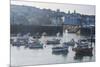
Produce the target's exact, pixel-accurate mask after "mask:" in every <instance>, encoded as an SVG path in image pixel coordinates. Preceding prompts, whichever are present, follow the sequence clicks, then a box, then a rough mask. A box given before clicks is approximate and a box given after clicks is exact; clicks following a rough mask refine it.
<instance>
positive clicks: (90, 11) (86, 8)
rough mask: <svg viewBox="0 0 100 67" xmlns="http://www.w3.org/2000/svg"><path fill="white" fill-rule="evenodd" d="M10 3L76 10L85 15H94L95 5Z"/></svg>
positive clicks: (66, 10)
mask: <svg viewBox="0 0 100 67" xmlns="http://www.w3.org/2000/svg"><path fill="white" fill-rule="evenodd" d="M11 4H16V5H26V6H34V7H37V8H41V9H43V8H46V9H52V10H57V9H60V11H64V12H66V13H67V12H68V10H70V12H73V11H74V10H76V12H78V13H81V14H87V15H95V6H94V5H77V4H59V3H44V2H34V1H33V2H32V1H31V2H30V1H22V0H21V1H14V0H13V1H11Z"/></svg>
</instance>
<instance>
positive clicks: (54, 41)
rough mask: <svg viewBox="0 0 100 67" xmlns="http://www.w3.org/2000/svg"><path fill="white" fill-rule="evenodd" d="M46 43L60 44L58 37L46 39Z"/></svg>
mask: <svg viewBox="0 0 100 67" xmlns="http://www.w3.org/2000/svg"><path fill="white" fill-rule="evenodd" d="M47 44H60V39H52V40H47Z"/></svg>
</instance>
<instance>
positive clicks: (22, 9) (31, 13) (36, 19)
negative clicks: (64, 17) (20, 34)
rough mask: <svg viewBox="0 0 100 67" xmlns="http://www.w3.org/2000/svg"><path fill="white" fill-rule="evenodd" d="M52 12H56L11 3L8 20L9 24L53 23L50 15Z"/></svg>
mask: <svg viewBox="0 0 100 67" xmlns="http://www.w3.org/2000/svg"><path fill="white" fill-rule="evenodd" d="M54 13H56V12H55V11H52V10H50V9H40V8H36V7H31V6H23V5H11V11H10V22H11V25H13V24H17V25H20V24H21V25H53V23H52V20H51V19H50V16H52V15H54Z"/></svg>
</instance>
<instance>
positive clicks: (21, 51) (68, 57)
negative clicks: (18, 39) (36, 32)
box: [11, 33, 95, 66]
mask: <svg viewBox="0 0 100 67" xmlns="http://www.w3.org/2000/svg"><path fill="white" fill-rule="evenodd" d="M86 37H87V36H81V35H76V34H73V33H64V34H63V36H62V37H58V38H60V39H61V44H58V45H62V43H63V42H68V41H70V40H71V39H74V40H75V41H77V40H79V39H82V38H83V39H84V38H86ZM53 38H56V37H55V36H46V37H44V36H42V37H41V38H40V41H41V42H42V43H43V44H44V47H43V49H29V48H24V46H21V47H16V46H11V66H19V65H37V64H58V63H76V62H93V61H95V52H94V51H95V50H94V48H93V56H91V57H90V56H81V57H80V56H78V57H77V58H75V57H76V56H75V52H74V51H72V47H69V49H68V50H69V52H68V53H67V54H53V53H52V47H55V46H58V45H52V44H51V45H47V44H45V41H46V40H50V39H53ZM93 47H94V43H93Z"/></svg>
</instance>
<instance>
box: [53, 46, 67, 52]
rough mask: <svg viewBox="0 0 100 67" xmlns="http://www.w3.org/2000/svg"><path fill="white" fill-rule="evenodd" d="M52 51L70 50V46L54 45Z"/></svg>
mask: <svg viewBox="0 0 100 67" xmlns="http://www.w3.org/2000/svg"><path fill="white" fill-rule="evenodd" d="M52 52H68V47H63V46H58V47H53V48H52Z"/></svg>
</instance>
